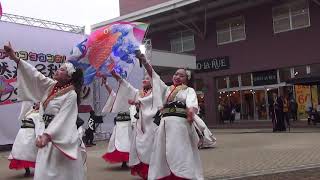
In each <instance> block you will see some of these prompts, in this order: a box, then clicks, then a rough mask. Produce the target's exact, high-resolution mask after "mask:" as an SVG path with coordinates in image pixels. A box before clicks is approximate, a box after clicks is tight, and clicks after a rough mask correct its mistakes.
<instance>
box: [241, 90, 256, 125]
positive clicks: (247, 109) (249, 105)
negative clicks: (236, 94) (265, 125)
mask: <svg viewBox="0 0 320 180" xmlns="http://www.w3.org/2000/svg"><path fill="white" fill-rule="evenodd" d="M241 98H242V106H241V117H242V119H246V120H252V119H253V118H254V116H253V114H254V113H253V112H254V110H253V109H254V107H253V90H244V91H241Z"/></svg>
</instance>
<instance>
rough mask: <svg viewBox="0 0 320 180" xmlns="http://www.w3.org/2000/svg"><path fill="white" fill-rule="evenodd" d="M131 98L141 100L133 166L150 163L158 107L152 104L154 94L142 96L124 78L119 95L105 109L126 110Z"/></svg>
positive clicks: (134, 140) (131, 151) (130, 159)
mask: <svg viewBox="0 0 320 180" xmlns="http://www.w3.org/2000/svg"><path fill="white" fill-rule="evenodd" d="M129 99H132V100H135V101H136V102H140V110H139V119H137V120H136V123H135V127H134V129H133V132H132V141H131V146H130V157H129V166H130V167H133V166H137V165H140V164H141V163H143V164H144V165H149V163H150V157H151V153H152V146H153V141H154V134H155V131H156V128H157V125H156V124H154V123H153V120H154V118H153V117H154V116H155V114H156V112H157V108H154V107H153V106H152V102H153V100H152V94H150V95H148V96H146V97H140V95H139V90H138V89H136V88H134V87H133V86H131V85H130V84H129V83H128V82H127V81H125V80H123V81H122V82H121V84H120V87H119V90H118V93H117V96H116V97H115V99H114V100H113V101H111V102H112V103H110V104H108V103H107V104H106V106H105V107H104V109H105V112H116V113H117V112H121V111H126V110H128V109H129V104H128V100H129ZM108 110H109V111H108ZM132 114H133V113H132ZM145 175H146V174H145Z"/></svg>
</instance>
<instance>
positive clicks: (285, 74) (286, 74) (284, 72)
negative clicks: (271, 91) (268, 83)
mask: <svg viewBox="0 0 320 180" xmlns="http://www.w3.org/2000/svg"><path fill="white" fill-rule="evenodd" d="M279 75H280V82H286V81H288V80H289V79H291V71H290V68H283V69H280V70H279Z"/></svg>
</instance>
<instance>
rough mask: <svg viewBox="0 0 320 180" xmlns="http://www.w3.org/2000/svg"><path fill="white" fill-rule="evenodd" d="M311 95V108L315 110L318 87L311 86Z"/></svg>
mask: <svg viewBox="0 0 320 180" xmlns="http://www.w3.org/2000/svg"><path fill="white" fill-rule="evenodd" d="M311 94H312V104H313V108H317V106H318V87H317V86H311Z"/></svg>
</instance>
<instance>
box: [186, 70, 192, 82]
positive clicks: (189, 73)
mask: <svg viewBox="0 0 320 180" xmlns="http://www.w3.org/2000/svg"><path fill="white" fill-rule="evenodd" d="M185 71H186V75H187V78H188V80H190V79H191V71H190V70H187V69H185Z"/></svg>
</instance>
